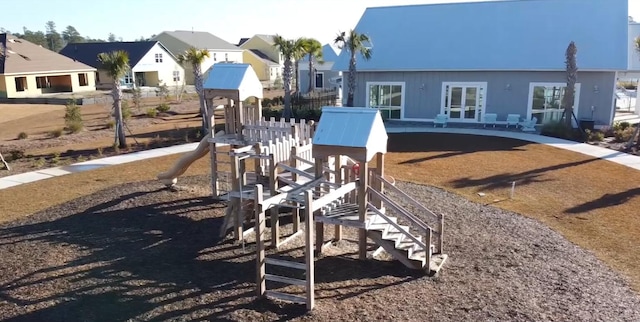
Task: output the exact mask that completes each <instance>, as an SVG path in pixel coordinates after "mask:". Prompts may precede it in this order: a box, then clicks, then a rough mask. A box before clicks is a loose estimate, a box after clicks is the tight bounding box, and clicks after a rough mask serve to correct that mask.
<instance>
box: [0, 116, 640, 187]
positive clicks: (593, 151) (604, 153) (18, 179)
mask: <svg viewBox="0 0 640 322" xmlns="http://www.w3.org/2000/svg"><path fill="white" fill-rule="evenodd" d="M421 132H422V133H450V134H470V135H484V136H496V137H504V138H512V139H517V140H523V141H528V142H534V143H540V144H546V145H549V146H553V147H556V148H560V149H565V150H569V151H573V152H577V153H581V154H585V155H588V156H592V157H594V158H599V159H604V160H608V161H611V162H614V163H617V164H621V165H623V166H627V167H629V168H632V169H635V170H640V157H638V156H635V155H630V154H627V153H623V152H618V151H613V150H610V149H606V148H601V147H598V146H593V145H590V144H585V143H578V142H573V141H567V140H562V139H557V138H552V137H548V136H543V135H538V134H530V133H523V132H515V131H499V130H487V129H474V128H433V127H429V126H425V125H406V126H403V125H401V124H393V125H387V133H389V134H392V133H421ZM198 144H199V143H198V142H196V143H189V144H183V145H176V146H171V147H166V148H158V149H153V150H147V151H141V152H134V153H129V154H123V155H117V156H112V157H107V158H102V159H96V160H91V161H85V162H80V163H75V164H72V165H68V166H62V167H55V168H50V169H43V170H37V171H33V172H26V173H21V174H16V175H13V176H8V177H4V178H0V189H6V188H10V187H14V186H18V185H21V184H24V183H29V182H35V181H39V180H43V179H48V178H53V177H58V176H63V175H66V174H70V173H77V172H83V171H89V170H94V169H99V168H103V167H106V166H110V165H116V164H123V163H129V162H135V161H140V160H145V159H150V158H156V157H161V156H165V155H171V154H177V153H184V152H189V151H193V150H195V148H196V147H197V146H198ZM167 169H168V167H167Z"/></svg>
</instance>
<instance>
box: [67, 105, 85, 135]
mask: <svg viewBox="0 0 640 322" xmlns="http://www.w3.org/2000/svg"><path fill="white" fill-rule="evenodd" d="M64 125H65V127H66V129H67V131H69V132H71V133H78V132H80V131H81V130H82V128H83V127H84V122H83V121H82V111H81V110H80V106H79V105H78V104H76V100H75V99H73V98H72V99H70V100H69V101H67V104H66V105H65V108H64Z"/></svg>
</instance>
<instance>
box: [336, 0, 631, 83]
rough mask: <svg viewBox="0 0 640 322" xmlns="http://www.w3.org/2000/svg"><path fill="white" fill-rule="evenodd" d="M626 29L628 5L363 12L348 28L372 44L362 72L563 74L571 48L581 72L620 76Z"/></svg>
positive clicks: (556, 0)
mask: <svg viewBox="0 0 640 322" xmlns="http://www.w3.org/2000/svg"><path fill="white" fill-rule="evenodd" d="M568 17H570V18H568ZM380 21H385V23H384V24H381V23H380ZM452 21H453V22H455V23H452ZM627 24H628V1H627V0H589V1H584V0H527V1H513V0H512V1H491V2H471V3H447V4H430V5H412V6H394V7H378V8H367V9H366V10H365V12H364V14H363V16H362V17H361V19H360V21H359V22H358V24H357V26H356V28H355V29H356V31H358V32H360V33H364V34H367V35H368V36H369V37H370V38H371V41H372V43H373V48H372V51H373V53H372V58H371V59H370V60H369V61H364V60H363V59H362V58H361V57H357V64H358V70H361V71H367V70H369V71H375V70H563V69H564V68H565V66H564V65H565V62H564V61H565V57H564V53H565V50H566V48H567V46H568V44H569V43H570V42H571V41H575V43H576V46H577V47H578V66H579V67H580V69H582V70H624V69H626V67H627V52H626V50H624V51H623V50H611V48H625V49H626V48H627V47H626V46H627V28H628V27H627ZM399 49H401V52H402V54H401V55H399V52H400V51H399ZM348 56H349V55H348V53H347V52H346V51H343V53H342V54H341V55H340V57H339V59H338V62H337V63H336V65H335V67H334V70H347V69H348V64H349V62H348V60H349V57H348Z"/></svg>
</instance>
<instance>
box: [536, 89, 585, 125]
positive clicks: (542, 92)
mask: <svg viewBox="0 0 640 322" xmlns="http://www.w3.org/2000/svg"><path fill="white" fill-rule="evenodd" d="M566 90H567V84H566V83H531V84H530V85H529V110H528V114H529V115H528V116H529V117H530V118H532V117H535V118H537V122H536V124H546V123H549V122H554V121H560V120H561V119H562V116H563V114H564V108H565V106H564V94H565V91H566ZM579 97H580V84H576V88H575V93H574V102H573V109H574V114H576V115H577V114H578V101H579Z"/></svg>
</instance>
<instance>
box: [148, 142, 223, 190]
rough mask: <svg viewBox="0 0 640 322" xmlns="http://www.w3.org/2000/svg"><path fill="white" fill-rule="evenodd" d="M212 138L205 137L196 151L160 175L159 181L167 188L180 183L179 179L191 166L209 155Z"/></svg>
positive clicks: (186, 155)
mask: <svg viewBox="0 0 640 322" xmlns="http://www.w3.org/2000/svg"><path fill="white" fill-rule="evenodd" d="M210 137H211V135H210V134H207V135H205V137H204V138H202V140H200V144H198V147H197V148H196V149H195V150H193V151H191V152H188V153H186V154H185V155H183V156H182V157H180V159H178V161H177V162H176V163H175V164H174V165H173V167H171V169H169V170H168V171H166V172H162V173H160V174H158V180H160V182H162V183H164V184H165V185H166V186H173V185H175V184H176V183H177V182H178V177H179V176H181V175H182V174H183V173H185V171H187V169H189V166H191V164H193V163H194V162H196V160H198V159H200V158H202V157H204V156H205V155H207V154H209V142H208V140H209V138H210Z"/></svg>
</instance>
